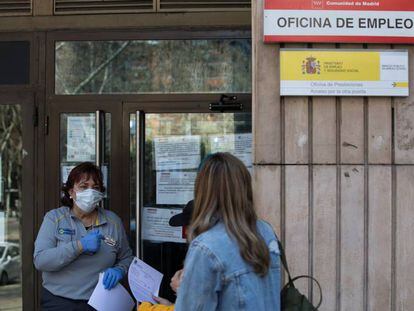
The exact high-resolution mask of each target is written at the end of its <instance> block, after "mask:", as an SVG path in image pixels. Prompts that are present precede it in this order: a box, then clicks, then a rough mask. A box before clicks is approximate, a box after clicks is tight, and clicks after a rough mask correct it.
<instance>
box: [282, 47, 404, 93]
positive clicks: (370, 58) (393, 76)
mask: <svg viewBox="0 0 414 311" xmlns="http://www.w3.org/2000/svg"><path fill="white" fill-rule="evenodd" d="M280 81H281V90H280V92H281V95H282V96H299V95H302V96H408V90H409V87H408V52H407V51H403V50H388V51H377V50H345V51H344V50H339V49H337V50H315V49H303V50H301V49H281V51H280Z"/></svg>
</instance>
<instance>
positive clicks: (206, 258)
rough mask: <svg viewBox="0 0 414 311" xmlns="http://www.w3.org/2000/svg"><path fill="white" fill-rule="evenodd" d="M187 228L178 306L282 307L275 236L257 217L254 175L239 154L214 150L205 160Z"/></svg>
mask: <svg viewBox="0 0 414 311" xmlns="http://www.w3.org/2000/svg"><path fill="white" fill-rule="evenodd" d="M189 229H190V230H189V232H188V238H189V241H190V242H191V244H190V248H189V251H188V253H187V257H186V260H185V264H184V277H183V280H182V283H181V285H180V288H179V290H178V293H177V301H176V305H175V310H176V311H199V310H200V311H210V310H225V311H233V310H234V311H236V310H237V311H241V310H248V311H262V310H263V311H264V310H266V311H267V310H275V311H278V310H280V264H279V249H278V247H277V241H276V237H275V235H274V233H273V230H272V228H271V227H270V225H268V224H267V223H265V222H263V221H260V220H258V219H257V215H256V212H255V210H254V207H253V198H252V186H251V177H250V174H249V172H248V170H247V168H246V167H245V166H244V164H243V163H242V162H241V161H240V160H238V159H237V158H236V157H234V156H232V155H231V154H229V153H216V154H213V155H210V156H209V157H208V158H207V159H206V160H205V162H204V163H203V165H202V167H201V170H200V172H199V173H198V176H197V179H196V185H195V203H194V212H193V216H192V221H191V225H190V228H189Z"/></svg>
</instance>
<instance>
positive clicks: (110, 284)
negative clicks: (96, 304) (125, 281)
mask: <svg viewBox="0 0 414 311" xmlns="http://www.w3.org/2000/svg"><path fill="white" fill-rule="evenodd" d="M123 277H124V274H123V272H122V270H121V269H120V268H109V269H106V270H105V273H104V277H103V281H102V283H103V285H104V287H105V289H108V290H110V289H112V288H114V287H115V285H116V284H118V282H119V281H121V280H122V278H123Z"/></svg>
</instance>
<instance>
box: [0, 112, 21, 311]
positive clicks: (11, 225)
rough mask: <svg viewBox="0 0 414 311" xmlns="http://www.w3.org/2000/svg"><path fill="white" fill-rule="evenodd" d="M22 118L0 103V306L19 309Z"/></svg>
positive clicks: (19, 113) (3, 308) (4, 308)
mask: <svg viewBox="0 0 414 311" xmlns="http://www.w3.org/2000/svg"><path fill="white" fill-rule="evenodd" d="M22 144H23V142H22V120H21V110H20V106H18V105H1V106H0V306H1V309H2V310H20V309H21V308H22V289H21V257H20V249H21V217H22V206H21V204H22V203H21V202H22V160H23V149H22Z"/></svg>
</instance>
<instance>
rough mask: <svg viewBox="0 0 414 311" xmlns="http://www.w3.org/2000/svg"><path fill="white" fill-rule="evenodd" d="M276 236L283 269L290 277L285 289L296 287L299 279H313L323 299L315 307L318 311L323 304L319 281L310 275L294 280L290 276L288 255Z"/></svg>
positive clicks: (297, 277)
mask: <svg viewBox="0 0 414 311" xmlns="http://www.w3.org/2000/svg"><path fill="white" fill-rule="evenodd" d="M275 236H276V240H277V244H278V246H279V251H280V261H281V262H282V265H283V267H284V268H285V270H286V272H287V275H288V278H289V280H288V284H286V285H285V286H284V287H286V286H287V285H289V286H293V287H295V285H294V284H293V283H294V282H295V281H297V280H298V279H302V278H307V279H311V280H312V281H314V282H315V283H316V285H318V288H319V293H320V294H321V298H320V299H319V303H318V305H317V306H316V307H315V308H316V309H318V308H319V307H320V305H321V304H322V287H321V285H320V284H319V282H318V280H316V279H315V278H314V277H312V276H310V275H299V276H296V277H294V278H293V279H292V277H291V276H290V272H289V267H288V264H287V260H286V255H285V250H284V248H283V246H282V243H281V242H280V241H279V239H278V238H277V235H276V233H275Z"/></svg>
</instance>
